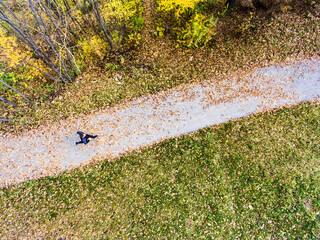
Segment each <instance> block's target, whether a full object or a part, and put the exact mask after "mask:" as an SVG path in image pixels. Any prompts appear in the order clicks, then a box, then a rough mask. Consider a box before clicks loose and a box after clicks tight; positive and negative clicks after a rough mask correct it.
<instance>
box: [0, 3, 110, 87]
mask: <svg viewBox="0 0 320 240" xmlns="http://www.w3.org/2000/svg"><path fill="white" fill-rule="evenodd" d="M82 1H83V2H84V6H87V4H86V2H87V3H88V4H89V6H91V7H90V9H86V12H87V14H88V15H89V17H90V18H91V15H92V16H93V17H94V19H95V24H92V26H93V27H95V28H101V29H102V32H103V34H104V36H105V37H106V41H107V42H108V44H109V45H110V47H111V49H113V43H112V40H111V38H110V36H109V34H108V31H107V29H106V26H105V24H104V21H103V19H102V18H101V16H100V10H99V4H98V2H97V1H96V0H82ZM70 2H71V1H70ZM62 5H63V8H62ZM75 6H76V5H75ZM17 8H18V9H17ZM26 16H28V17H26ZM84 17H85V16H84ZM0 24H1V26H2V27H3V28H4V29H6V30H7V32H9V33H10V34H12V35H14V36H15V37H16V38H17V39H18V40H19V41H20V43H21V44H23V45H24V46H25V47H27V48H28V49H30V50H31V51H32V52H33V53H34V55H35V57H36V58H39V59H41V60H42V61H43V62H44V63H45V64H46V65H47V66H48V67H49V68H50V69H51V71H52V73H53V74H54V75H55V76H56V77H57V78H56V81H64V82H71V81H72V80H73V79H74V78H75V76H76V75H77V74H79V73H80V70H79V68H78V66H77V63H76V60H75V57H74V54H73V52H74V48H75V44H76V38H77V34H79V32H84V33H86V30H85V29H84V28H83V27H82V26H81V24H80V23H79V22H78V21H77V19H76V18H75V17H73V15H72V9H71V7H70V4H69V2H68V0H63V1H62V2H60V3H58V2H57V1H56V0H25V1H24V2H20V3H19V4H18V5H17V6H15V10H13V8H12V6H10V1H1V0H0Z"/></svg>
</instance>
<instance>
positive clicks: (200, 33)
mask: <svg viewBox="0 0 320 240" xmlns="http://www.w3.org/2000/svg"><path fill="white" fill-rule="evenodd" d="M217 20H218V18H216V19H214V18H213V16H212V17H211V18H209V19H206V17H205V16H204V15H202V14H201V13H196V14H195V15H194V16H193V18H192V19H191V20H190V21H189V22H188V23H187V25H186V27H185V28H184V29H182V30H181V32H179V34H178V37H180V39H179V42H181V43H182V44H183V45H184V46H186V47H188V48H198V47H205V46H206V45H207V43H208V42H209V41H210V40H212V39H213V36H214V35H215V26H216V23H217Z"/></svg>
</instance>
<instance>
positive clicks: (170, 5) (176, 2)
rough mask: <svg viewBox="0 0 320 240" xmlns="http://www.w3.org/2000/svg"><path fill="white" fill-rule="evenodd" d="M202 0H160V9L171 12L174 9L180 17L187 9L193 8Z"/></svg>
mask: <svg viewBox="0 0 320 240" xmlns="http://www.w3.org/2000/svg"><path fill="white" fill-rule="evenodd" d="M201 1H202V0H159V10H161V11H166V12H169V11H171V10H174V13H175V15H176V17H178V18H179V17H180V16H181V14H182V13H183V12H185V11H186V9H188V8H191V9H193V8H194V7H195V6H196V4H197V3H199V2H201Z"/></svg>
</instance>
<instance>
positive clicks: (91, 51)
mask: <svg viewBox="0 0 320 240" xmlns="http://www.w3.org/2000/svg"><path fill="white" fill-rule="evenodd" d="M78 46H79V49H80V55H81V56H82V59H81V60H80V61H81V62H80V63H79V64H80V65H83V64H84V59H86V63H88V62H91V61H92V62H93V63H95V62H97V57H98V60H100V61H101V60H103V58H104V57H105V55H106V54H107V48H108V43H107V42H106V41H105V40H104V39H101V38H100V37H99V36H97V35H94V36H92V37H91V38H90V39H88V40H84V41H79V42H78Z"/></svg>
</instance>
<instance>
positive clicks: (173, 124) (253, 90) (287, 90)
mask: <svg viewBox="0 0 320 240" xmlns="http://www.w3.org/2000/svg"><path fill="white" fill-rule="evenodd" d="M319 96H320V60H319V59H315V60H305V61H301V62H297V63H293V64H289V65H284V66H270V67H267V68H259V69H256V70H254V71H252V72H250V73H246V74H243V73H242V74H241V76H240V75H237V74H233V75H232V74H231V75H230V76H229V77H228V79H225V80H223V79H222V80H221V79H218V77H216V78H215V77H213V78H212V80H211V81H210V80H208V81H207V82H205V83H202V84H199V85H191V86H180V87H178V88H176V89H173V90H170V91H168V92H161V93H158V94H156V95H152V96H148V97H143V98H140V99H137V100H135V101H133V102H131V103H127V104H123V105H120V106H117V107H113V108H109V109H105V110H104V111H101V112H97V113H95V114H92V115H90V116H85V117H84V116H83V117H80V118H79V119H67V120H65V121H61V122H59V123H53V124H52V125H51V126H49V127H39V128H38V129H36V130H32V131H29V132H26V133H24V134H22V135H20V136H14V135H11V134H5V135H4V136H2V137H1V138H0V187H1V186H4V185H8V184H13V183H18V182H21V181H25V180H27V179H34V178H38V177H42V176H47V175H52V174H56V173H60V172H61V171H64V170H66V169H70V168H73V167H77V166H81V165H84V164H88V163H90V162H92V161H96V160H100V159H105V158H107V157H116V156H119V155H121V154H123V153H125V152H127V151H130V150H133V149H137V148H140V147H141V146H144V145H150V144H152V143H154V142H157V141H160V140H163V139H166V138H170V137H174V136H179V135H181V134H185V133H189V132H192V131H196V130H198V129H200V128H203V127H206V126H210V125H214V124H218V123H223V122H226V121H228V120H230V119H235V118H239V117H244V116H247V115H249V114H252V113H255V112H259V111H263V110H266V109H270V108H276V107H280V106H284V105H286V104H293V103H298V102H300V101H308V100H310V99H314V98H318V97H319ZM78 130H81V131H84V132H86V133H89V134H97V135H99V137H98V138H97V139H94V140H92V141H91V142H90V143H89V144H87V145H83V144H80V145H77V146H75V145H74V142H75V141H79V139H78V138H79V137H78V135H77V134H76V132H77V131H78Z"/></svg>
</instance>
